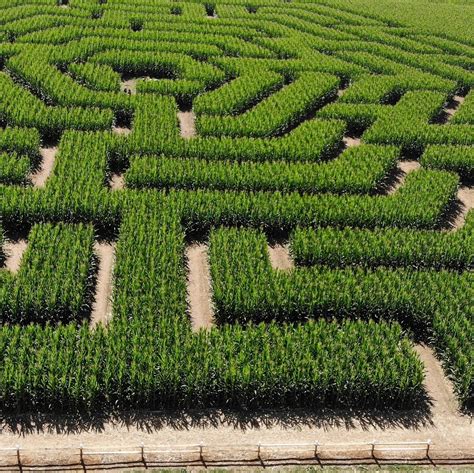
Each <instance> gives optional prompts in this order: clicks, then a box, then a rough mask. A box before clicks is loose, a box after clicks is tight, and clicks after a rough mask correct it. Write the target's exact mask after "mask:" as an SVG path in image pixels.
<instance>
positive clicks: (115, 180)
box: [109, 174, 125, 191]
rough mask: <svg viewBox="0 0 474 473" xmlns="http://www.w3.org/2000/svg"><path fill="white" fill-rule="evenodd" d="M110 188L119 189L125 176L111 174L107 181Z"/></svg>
mask: <svg viewBox="0 0 474 473" xmlns="http://www.w3.org/2000/svg"><path fill="white" fill-rule="evenodd" d="M109 185H110V189H111V190H114V191H116V190H120V189H123V188H124V187H125V178H124V177H123V174H112V177H111V178H110V181H109Z"/></svg>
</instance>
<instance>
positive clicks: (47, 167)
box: [30, 146, 58, 187]
mask: <svg viewBox="0 0 474 473" xmlns="http://www.w3.org/2000/svg"><path fill="white" fill-rule="evenodd" d="M57 152H58V147H57V146H53V147H50V148H40V154H41V158H42V160H41V164H40V167H39V168H38V169H37V170H36V171H35V172H34V173H33V174H32V175H31V177H30V178H31V182H32V184H33V186H35V187H44V186H45V185H46V180H47V179H48V177H49V175H50V174H51V172H52V171H53V167H54V161H55V158H56V154H57Z"/></svg>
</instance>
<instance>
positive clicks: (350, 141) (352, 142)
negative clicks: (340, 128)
mask: <svg viewBox="0 0 474 473" xmlns="http://www.w3.org/2000/svg"><path fill="white" fill-rule="evenodd" d="M342 141H343V143H344V145H345V146H346V148H350V147H352V146H360V145H361V144H362V141H361V139H360V138H355V137H353V136H344V138H342Z"/></svg>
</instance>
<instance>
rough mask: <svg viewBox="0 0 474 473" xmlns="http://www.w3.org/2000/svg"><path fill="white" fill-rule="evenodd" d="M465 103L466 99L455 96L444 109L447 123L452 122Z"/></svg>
mask: <svg viewBox="0 0 474 473" xmlns="http://www.w3.org/2000/svg"><path fill="white" fill-rule="evenodd" d="M463 102H464V97H462V96H460V95H455V96H454V97H453V98H452V100H451V101H450V102H449V103H448V104H447V106H446V107H445V108H444V109H443V112H444V115H445V121H446V122H448V121H449V120H451V118H452V117H453V115H454V114H455V113H456V112H457V110H458V108H459V107H460V106H461V105H462V104H463Z"/></svg>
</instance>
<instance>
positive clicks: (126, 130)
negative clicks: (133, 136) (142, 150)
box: [112, 126, 132, 136]
mask: <svg viewBox="0 0 474 473" xmlns="http://www.w3.org/2000/svg"><path fill="white" fill-rule="evenodd" d="M112 132H113V133H115V134H116V135H121V136H128V135H129V134H130V133H131V132H132V130H131V129H130V128H126V127H121V126H113V127H112Z"/></svg>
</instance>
